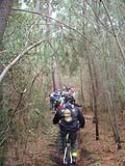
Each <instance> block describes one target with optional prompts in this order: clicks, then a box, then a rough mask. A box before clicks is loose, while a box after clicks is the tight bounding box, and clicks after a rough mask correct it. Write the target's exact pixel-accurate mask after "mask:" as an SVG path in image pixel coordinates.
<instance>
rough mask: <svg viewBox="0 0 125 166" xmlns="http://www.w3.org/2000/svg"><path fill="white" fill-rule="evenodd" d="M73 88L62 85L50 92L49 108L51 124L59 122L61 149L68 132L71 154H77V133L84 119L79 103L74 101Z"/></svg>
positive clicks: (82, 125) (82, 126) (83, 123)
mask: <svg viewBox="0 0 125 166" xmlns="http://www.w3.org/2000/svg"><path fill="white" fill-rule="evenodd" d="M75 93H76V92H75V89H74V88H72V87H71V88H68V87H63V88H62V90H61V89H56V90H55V91H54V92H52V93H51V94H50V109H51V111H52V112H54V113H55V114H54V118H53V124H59V128H60V141H61V146H60V147H61V150H62V151H63V150H64V139H65V137H66V134H67V132H69V133H70V137H71V145H72V155H73V156H74V157H76V156H77V146H78V144H77V133H78V131H79V129H80V128H84V125H85V119H84V116H83V114H82V111H81V110H80V105H78V104H76V102H75Z"/></svg>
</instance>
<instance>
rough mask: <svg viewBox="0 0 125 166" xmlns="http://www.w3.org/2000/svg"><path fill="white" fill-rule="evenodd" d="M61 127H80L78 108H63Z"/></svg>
mask: <svg viewBox="0 0 125 166" xmlns="http://www.w3.org/2000/svg"><path fill="white" fill-rule="evenodd" d="M61 111H62V118H61V122H60V127H61V129H62V130H70V131H71V130H72V131H73V130H76V129H78V126H79V123H78V118H77V110H76V109H63V110H61Z"/></svg>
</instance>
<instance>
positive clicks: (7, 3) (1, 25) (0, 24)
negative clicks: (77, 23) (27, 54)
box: [0, 0, 13, 166]
mask: <svg viewBox="0 0 125 166" xmlns="http://www.w3.org/2000/svg"><path fill="white" fill-rule="evenodd" d="M12 4H13V0H2V1H0V52H1V51H2V50H3V44H2V41H3V36H4V32H5V29H6V26H7V20H8V17H9V15H10V11H11V7H12ZM0 62H1V63H2V53H1V54H0ZM2 68H3V66H2V64H0V73H1V71H2ZM2 107H3V86H2V83H0V110H1V109H2ZM5 151H6V142H5V144H4V146H2V147H1V151H0V165H1V166H3V165H4V161H5Z"/></svg>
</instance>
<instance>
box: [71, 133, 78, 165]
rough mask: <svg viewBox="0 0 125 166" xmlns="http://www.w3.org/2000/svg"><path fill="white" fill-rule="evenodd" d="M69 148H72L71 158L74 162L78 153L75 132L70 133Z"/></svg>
mask: <svg viewBox="0 0 125 166" xmlns="http://www.w3.org/2000/svg"><path fill="white" fill-rule="evenodd" d="M71 147H72V156H73V161H74V162H76V158H77V155H78V154H77V153H78V152H77V151H78V141H77V132H72V133H71Z"/></svg>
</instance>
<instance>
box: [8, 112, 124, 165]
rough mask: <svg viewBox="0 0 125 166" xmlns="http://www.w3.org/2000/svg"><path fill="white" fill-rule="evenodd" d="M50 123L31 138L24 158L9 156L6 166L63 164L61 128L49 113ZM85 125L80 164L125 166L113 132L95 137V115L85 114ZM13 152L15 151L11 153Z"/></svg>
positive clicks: (82, 131)
mask: <svg viewBox="0 0 125 166" xmlns="http://www.w3.org/2000/svg"><path fill="white" fill-rule="evenodd" d="M47 116H48V118H50V120H49V126H48V129H47V131H45V133H43V135H42V136H39V137H35V139H33V140H30V141H28V143H27V147H26V151H25V153H23V156H22V160H19V161H18V162H17V160H16V159H15V160H14V158H12V157H10V158H8V161H7V163H6V166H45V165H46V166H61V163H60V160H59V153H58V150H57V146H56V145H57V140H58V127H57V126H54V125H53V124H52V117H50V115H49V114H48V113H47ZM85 117H86V126H85V128H84V129H82V130H81V131H80V153H79V154H80V157H79V161H78V166H125V163H124V161H125V160H124V159H125V154H124V152H123V150H119V151H118V150H117V148H116V145H115V143H114V140H113V136H112V134H111V133H109V134H108V135H107V137H105V134H104V133H103V131H101V132H100V140H99V141H96V140H95V126H94V124H93V123H92V114H88V113H87V114H86V115H85ZM11 153H12V152H11Z"/></svg>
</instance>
